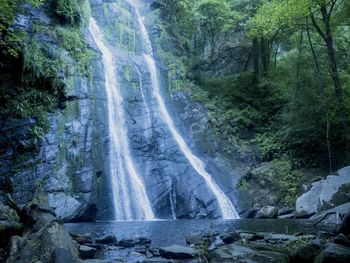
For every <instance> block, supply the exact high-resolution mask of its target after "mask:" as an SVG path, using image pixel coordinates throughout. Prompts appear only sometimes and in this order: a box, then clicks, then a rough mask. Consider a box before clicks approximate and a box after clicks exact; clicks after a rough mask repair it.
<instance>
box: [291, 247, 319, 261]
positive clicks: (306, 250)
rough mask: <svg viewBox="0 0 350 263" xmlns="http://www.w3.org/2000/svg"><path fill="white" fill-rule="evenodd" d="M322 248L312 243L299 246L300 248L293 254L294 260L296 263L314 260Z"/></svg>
mask: <svg viewBox="0 0 350 263" xmlns="http://www.w3.org/2000/svg"><path fill="white" fill-rule="evenodd" d="M319 251H320V248H317V247H315V246H313V245H312V244H310V243H309V244H307V245H305V246H302V247H300V248H298V250H297V251H296V252H295V254H294V255H293V262H296V263H309V262H313V260H314V258H315V257H316V256H317V254H318V253H319Z"/></svg>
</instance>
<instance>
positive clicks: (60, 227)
mask: <svg viewBox="0 0 350 263" xmlns="http://www.w3.org/2000/svg"><path fill="white" fill-rule="evenodd" d="M47 204H48V203H47V198H46V197H45V195H44V194H43V193H42V190H41V189H40V188H39V189H38V190H37V191H36V194H35V197H34V199H33V200H32V201H31V202H30V203H28V204H26V205H25V206H19V205H17V204H16V203H15V202H14V201H13V200H12V199H11V197H9V198H8V201H7V205H4V204H0V211H1V218H0V237H1V238H0V241H1V242H0V245H1V248H0V262H7V263H12V262H57V263H59V262H64V263H69V262H86V263H107V262H144V263H148V262H149V263H151V262H258V263H260V262H261V263H264V262H276V263H277V262H295V263H296V262H298V263H300V262H301V263H302V262H316V263H321V262H322V263H323V262H324V263H326V262H332V263H337V262H341V263H342V262H344V263H345V262H349V261H350V236H349V235H350V213H349V212H348V213H347V214H344V215H343V216H342V221H340V222H339V223H338V224H337V225H336V227H334V228H333V230H326V231H323V230H317V229H319V228H316V227H315V230H314V231H313V232H312V233H302V232H300V233H293V234H281V233H271V232H251V231H247V230H235V231H230V232H213V233H203V234H199V235H188V236H185V237H184V238H185V239H186V243H187V246H183V245H177V244H174V245H171V246H164V247H163V246H158V247H155V246H153V245H152V240H151V239H149V238H142V237H137V238H135V237H130V238H122V239H118V237H117V236H114V235H112V234H107V235H106V234H104V235H96V233H85V234H78V233H74V232H73V231H71V232H70V233H69V232H68V231H67V230H66V229H65V227H64V224H63V221H61V220H59V219H58V218H57V217H56V214H55V212H54V211H53V210H52V209H51V208H50V207H49V206H48V205H47ZM319 216H321V217H324V216H322V215H319ZM321 219H322V218H321ZM276 220H278V219H276ZM258 221H259V220H257V223H258ZM310 222H313V223H314V224H315V223H317V225H318V224H319V223H320V222H321V221H320V222H318V221H316V222H315V221H314V220H313V219H312V220H311V219H310Z"/></svg>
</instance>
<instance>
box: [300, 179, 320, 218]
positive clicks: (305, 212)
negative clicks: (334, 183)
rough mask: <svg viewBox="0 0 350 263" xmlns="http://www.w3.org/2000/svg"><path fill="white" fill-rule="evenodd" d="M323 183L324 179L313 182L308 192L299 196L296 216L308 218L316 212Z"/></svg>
mask: <svg viewBox="0 0 350 263" xmlns="http://www.w3.org/2000/svg"><path fill="white" fill-rule="evenodd" d="M323 183H324V182H323V181H319V182H315V183H313V184H312V187H311V189H310V190H309V191H308V192H307V193H305V194H303V195H302V196H300V197H298V199H297V202H296V209H295V216H296V217H298V218H307V217H310V216H312V215H314V214H316V212H317V207H318V203H319V196H320V194H321V192H322V189H323Z"/></svg>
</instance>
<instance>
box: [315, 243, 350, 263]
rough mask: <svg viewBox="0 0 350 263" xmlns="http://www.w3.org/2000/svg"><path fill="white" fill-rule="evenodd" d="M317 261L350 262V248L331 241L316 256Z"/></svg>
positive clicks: (319, 262) (322, 262)
mask: <svg viewBox="0 0 350 263" xmlns="http://www.w3.org/2000/svg"><path fill="white" fill-rule="evenodd" d="M314 262H315V263H348V262H350V248H348V247H344V246H341V245H337V244H333V243H329V244H328V245H326V247H325V249H324V250H323V251H322V252H321V253H320V254H319V255H318V256H317V257H316V259H315V261H314Z"/></svg>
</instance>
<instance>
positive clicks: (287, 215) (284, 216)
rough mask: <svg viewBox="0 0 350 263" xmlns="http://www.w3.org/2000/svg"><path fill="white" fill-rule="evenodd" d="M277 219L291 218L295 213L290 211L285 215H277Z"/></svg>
mask: <svg viewBox="0 0 350 263" xmlns="http://www.w3.org/2000/svg"><path fill="white" fill-rule="evenodd" d="M277 218H278V219H293V218H295V214H294V212H293V213H290V214H286V215H281V216H277Z"/></svg>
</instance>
